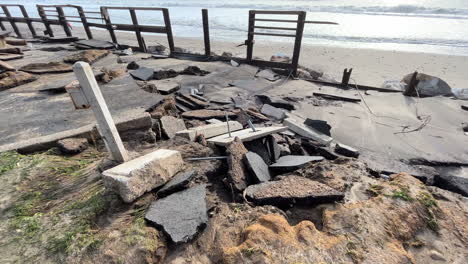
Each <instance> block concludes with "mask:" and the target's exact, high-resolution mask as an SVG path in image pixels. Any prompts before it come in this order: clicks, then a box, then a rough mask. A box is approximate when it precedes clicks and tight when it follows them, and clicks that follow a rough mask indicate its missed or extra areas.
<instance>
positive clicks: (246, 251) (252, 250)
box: [241, 247, 263, 257]
mask: <svg viewBox="0 0 468 264" xmlns="http://www.w3.org/2000/svg"><path fill="white" fill-rule="evenodd" d="M241 252H242V254H243V255H245V256H246V257H251V256H253V255H254V254H257V253H262V252H263V251H262V250H261V249H260V248H256V247H249V248H243V249H242V250H241Z"/></svg>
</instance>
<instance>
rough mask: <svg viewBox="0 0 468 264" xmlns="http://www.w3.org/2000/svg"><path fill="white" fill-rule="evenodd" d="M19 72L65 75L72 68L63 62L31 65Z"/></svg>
mask: <svg viewBox="0 0 468 264" xmlns="http://www.w3.org/2000/svg"><path fill="white" fill-rule="evenodd" d="M20 71H24V72H28V73H35V74H44V73H65V72H72V71H73V68H72V66H71V65H69V64H65V63H63V62H49V63H31V64H28V65H25V66H23V67H21V68H20Z"/></svg>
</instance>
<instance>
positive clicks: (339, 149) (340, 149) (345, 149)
mask: <svg viewBox="0 0 468 264" xmlns="http://www.w3.org/2000/svg"><path fill="white" fill-rule="evenodd" d="M335 152H336V153H338V154H341V155H343V156H347V157H352V158H358V157H359V150H357V149H355V148H352V147H350V146H348V145H345V144H341V143H337V144H336V146H335Z"/></svg>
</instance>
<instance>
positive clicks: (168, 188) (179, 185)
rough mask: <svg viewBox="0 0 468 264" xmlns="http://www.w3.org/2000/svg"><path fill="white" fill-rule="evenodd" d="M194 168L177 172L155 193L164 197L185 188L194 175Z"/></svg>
mask: <svg viewBox="0 0 468 264" xmlns="http://www.w3.org/2000/svg"><path fill="white" fill-rule="evenodd" d="M195 175H196V173H195V171H194V170H190V171H185V172H179V173H177V174H176V175H175V176H174V178H172V179H171V180H170V181H169V182H168V183H166V184H165V185H164V186H163V187H162V188H161V189H160V190H159V191H158V192H157V193H156V194H157V195H158V197H159V198H162V197H166V196H168V195H170V194H172V193H175V192H178V191H181V190H183V189H185V188H187V186H188V184H189V183H190V181H191V180H192V179H193V178H194V177H195Z"/></svg>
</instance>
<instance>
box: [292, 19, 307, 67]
mask: <svg viewBox="0 0 468 264" xmlns="http://www.w3.org/2000/svg"><path fill="white" fill-rule="evenodd" d="M305 20H306V12H305V11H301V12H300V13H299V15H298V16H297V29H296V39H295V42H294V53H293V57H292V69H293V70H292V75H293V76H296V75H297V67H298V66H299V55H300V53H301V43H302V35H303V34H304V23H305Z"/></svg>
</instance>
